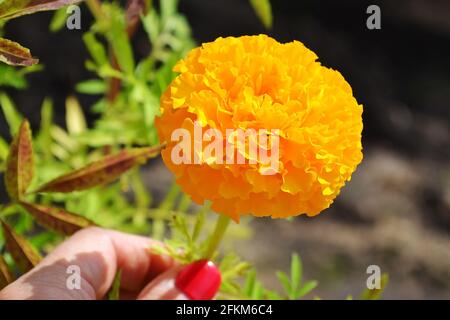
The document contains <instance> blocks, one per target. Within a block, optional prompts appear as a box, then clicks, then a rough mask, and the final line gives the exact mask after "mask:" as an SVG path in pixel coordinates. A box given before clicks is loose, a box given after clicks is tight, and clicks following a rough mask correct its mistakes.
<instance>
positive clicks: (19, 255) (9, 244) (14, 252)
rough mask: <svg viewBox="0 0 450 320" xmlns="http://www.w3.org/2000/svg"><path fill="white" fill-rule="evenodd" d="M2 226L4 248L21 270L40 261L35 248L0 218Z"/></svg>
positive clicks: (27, 269) (23, 270) (24, 270)
mask: <svg viewBox="0 0 450 320" xmlns="http://www.w3.org/2000/svg"><path fill="white" fill-rule="evenodd" d="M0 222H1V224H2V228H3V237H4V239H5V247H6V250H8V252H9V253H10V254H11V256H12V258H13V260H14V262H15V263H16V264H17V266H18V267H19V269H20V270H21V271H22V272H28V271H29V270H31V269H32V268H34V267H35V266H36V265H37V264H38V263H39V262H40V261H41V259H42V258H41V256H40V254H39V253H38V252H37V250H36V249H35V248H34V247H33V246H32V245H31V244H30V243H29V242H28V241H27V240H26V239H25V238H24V237H22V236H21V235H19V234H18V233H16V232H15V231H14V230H13V229H12V228H11V227H10V226H9V225H7V224H6V223H5V222H4V221H3V220H1V219H0Z"/></svg>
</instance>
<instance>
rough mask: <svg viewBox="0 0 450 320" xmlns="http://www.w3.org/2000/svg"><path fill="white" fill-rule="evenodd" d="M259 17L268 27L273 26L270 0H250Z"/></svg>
mask: <svg viewBox="0 0 450 320" xmlns="http://www.w3.org/2000/svg"><path fill="white" fill-rule="evenodd" d="M250 3H251V5H252V6H253V9H254V10H255V12H256V15H257V16H258V18H259V19H260V20H261V21H262V23H263V24H264V26H265V27H266V28H267V29H270V28H272V20H273V17H272V6H271V4H270V0H250Z"/></svg>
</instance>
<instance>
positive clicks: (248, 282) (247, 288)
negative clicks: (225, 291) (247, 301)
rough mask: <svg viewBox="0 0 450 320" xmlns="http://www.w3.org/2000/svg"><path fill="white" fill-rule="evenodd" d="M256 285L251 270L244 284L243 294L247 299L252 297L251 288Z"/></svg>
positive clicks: (253, 271)
mask: <svg viewBox="0 0 450 320" xmlns="http://www.w3.org/2000/svg"><path fill="white" fill-rule="evenodd" d="M255 283H256V271H255V270H251V271H249V272H248V273H247V277H246V279H245V283H244V294H245V295H246V296H248V297H251V296H252V293H253V288H254V286H255Z"/></svg>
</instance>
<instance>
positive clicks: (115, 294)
mask: <svg viewBox="0 0 450 320" xmlns="http://www.w3.org/2000/svg"><path fill="white" fill-rule="evenodd" d="M121 279H122V270H121V269H119V270H118V271H117V273H116V276H115V277H114V281H113V284H112V286H111V289H110V290H109V292H108V300H119V299H120V281H121Z"/></svg>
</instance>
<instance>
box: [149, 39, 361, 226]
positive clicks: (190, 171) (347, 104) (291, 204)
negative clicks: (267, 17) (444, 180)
mask: <svg viewBox="0 0 450 320" xmlns="http://www.w3.org/2000/svg"><path fill="white" fill-rule="evenodd" d="M174 71H175V72H178V73H179V75H178V76H177V77H176V78H175V79H174V80H173V82H172V83H171V84H170V86H169V88H168V89H167V91H166V92H165V93H164V94H163V96H162V97H161V116H160V117H158V118H157V119H156V126H157V129H158V133H159V138H160V140H161V142H164V141H167V143H168V144H167V148H166V149H165V150H164V151H163V152H162V157H163V160H164V162H165V163H166V165H167V166H168V168H169V169H170V170H171V171H172V172H173V173H174V174H175V176H176V179H177V183H178V184H179V185H180V186H181V187H182V189H183V191H184V192H186V193H187V194H189V195H190V196H191V197H192V199H193V200H194V201H195V202H197V203H199V204H202V203H204V201H205V200H209V201H211V207H212V209H213V210H215V211H217V212H219V213H223V214H226V215H228V216H230V217H232V218H233V219H234V220H236V221H238V220H239V217H240V216H241V215H245V214H252V215H254V216H272V217H274V218H281V217H289V216H294V215H299V214H307V215H308V216H314V215H317V214H318V213H320V212H321V211H322V210H323V209H325V208H328V207H329V206H330V204H331V203H332V202H333V200H334V199H335V198H336V196H337V195H338V194H339V192H340V189H341V188H342V187H343V186H344V184H345V182H346V181H349V180H350V178H351V174H352V173H353V171H354V170H355V169H356V166H357V165H358V164H359V163H360V162H361V160H362V145H361V132H362V128H363V124H362V112H363V108H362V106H361V105H359V104H358V102H357V101H356V99H355V98H354V97H353V94H352V88H351V87H350V85H349V84H348V83H347V82H346V81H345V79H344V78H343V77H342V75H341V74H340V73H339V72H338V71H335V70H332V69H329V68H326V67H324V66H322V65H321V64H320V63H319V62H318V61H317V56H316V55H315V54H314V52H312V51H311V50H309V49H307V48H306V47H305V46H304V45H303V44H302V43H301V42H298V41H293V42H290V43H285V44H281V43H279V42H277V41H276V40H274V39H272V38H270V37H268V36H266V35H258V36H243V37H238V38H235V37H227V38H218V39H217V40H215V41H214V42H211V43H205V44H203V45H202V46H201V47H199V48H196V49H193V50H192V51H191V52H190V53H189V54H188V56H187V57H186V58H185V59H183V60H181V61H179V62H178V64H177V65H176V66H175V68H174ZM196 123H198V124H199V126H200V127H201V129H202V132H203V134H202V135H200V136H199V135H198V134H197V135H196V133H195V130H196ZM179 128H184V129H185V130H187V131H188V132H189V133H191V134H192V135H191V136H192V137H194V138H193V139H192V140H193V141H192V143H191V145H190V146H191V147H192V150H193V153H194V155H193V157H197V160H199V161H197V163H190V162H183V163H181V164H177V163H176V161H174V159H173V152H174V151H175V149H176V148H177V145H178V143H179V141H172V140H173V136H172V134H173V132H175V131H176V130H177V129H179ZM208 129H216V130H219V131H220V132H222V133H223V139H222V141H220V144H222V145H223V146H226V145H228V144H230V141H229V140H230V139H229V137H228V136H226V130H227V129H243V130H247V129H255V130H260V129H263V130H266V131H263V134H262V135H265V134H264V132H267V135H268V136H270V135H271V133H269V132H270V130H272V129H277V130H278V131H277V132H278V133H279V144H278V145H277V147H278V149H279V150H278V152H279V153H278V158H277V163H276V164H277V171H276V172H275V174H270V175H268V174H266V173H265V172H264V171H265V170H266V169H268V165H267V163H266V162H263V161H261V159H251V158H252V155H251V154H250V152H248V151H246V150H247V149H243V148H245V147H248V145H249V142H248V141H247V142H245V143H244V146H243V148H241V149H238V152H237V153H240V154H241V155H243V156H244V157H245V159H246V160H248V161H246V162H245V163H228V162H220V161H217V160H223V159H221V158H222V157H224V155H220V154H217V155H216V156H215V157H214V156H213V157H211V156H209V157H208V158H207V157H203V155H204V149H200V150H198V148H197V149H196V148H195V145H196V144H197V146H198V145H200V146H202V147H205V145H207V144H208V143H209V142H208V140H211V141H212V139H211V137H209V139H208V137H206V136H207V133H206V132H207V130H208ZM259 132H261V131H259ZM215 138H216V139H218V138H217V137H215ZM269 139H271V138H270V137H269ZM258 141H259V140H258ZM231 143H234V144H237V142H235V141H234V140H233V141H232V142H231ZM258 146H259V147H262V148H264V146H263V144H262V143H260V142H258ZM266 146H267V144H266ZM272 148H273V146H272V145H271V146H270V147H266V149H270V150H266V151H267V152H269V153H270V152H274V150H272ZM185 156H186V155H185ZM233 157H234V155H233ZM186 159H190V160H192V158H191V155H187V156H186ZM251 160H253V161H251ZM269 169H271V168H270V166H269Z"/></svg>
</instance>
